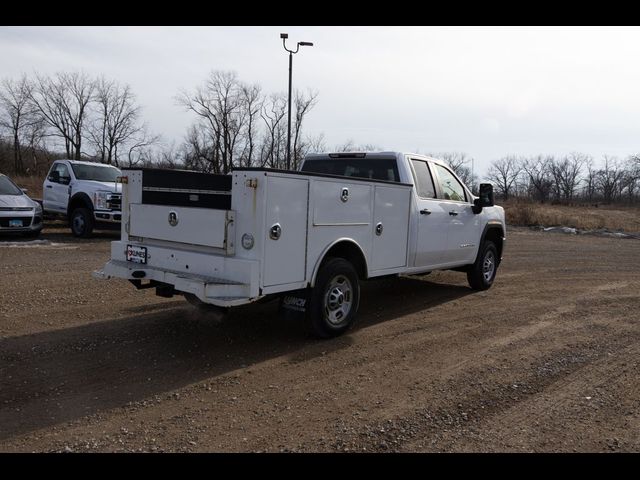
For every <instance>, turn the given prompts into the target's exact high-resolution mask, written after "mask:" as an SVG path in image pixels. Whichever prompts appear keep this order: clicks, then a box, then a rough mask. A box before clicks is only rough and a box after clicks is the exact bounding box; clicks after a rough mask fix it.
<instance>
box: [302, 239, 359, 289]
mask: <svg viewBox="0 0 640 480" xmlns="http://www.w3.org/2000/svg"><path fill="white" fill-rule="evenodd" d="M334 252H335V253H336V255H333V253H334ZM327 256H337V257H341V258H344V259H346V260H349V261H350V262H351V263H352V264H353V266H354V267H355V269H356V270H357V271H358V275H359V276H360V278H362V279H366V278H367V277H368V276H369V272H368V268H367V257H366V256H365V254H364V252H363V251H362V248H360V245H358V244H357V242H355V241H354V240H353V239H351V238H338V239H337V240H335V241H333V242H332V243H330V244H329V245H327V246H326V247H325V248H324V250H323V251H322V253H321V254H320V256H319V257H318V260H317V261H316V264H315V266H314V267H313V271H312V274H311V280H310V282H309V286H310V287H314V286H315V284H316V278H317V276H318V271H320V266H321V265H322V262H323V261H324V259H325V258H327Z"/></svg>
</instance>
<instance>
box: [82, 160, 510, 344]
mask: <svg viewBox="0 0 640 480" xmlns="http://www.w3.org/2000/svg"><path fill="white" fill-rule="evenodd" d="M122 183H123V184H124V185H123V208H122V238H121V240H119V241H114V242H112V244H111V260H110V261H109V262H107V264H106V265H105V266H104V268H103V269H102V270H99V271H96V272H94V277H96V278H100V279H106V278H110V277H119V278H123V279H127V280H129V281H130V282H132V283H133V284H134V285H135V286H136V287H137V288H156V293H157V294H158V295H160V296H172V295H175V294H182V295H184V296H185V297H186V299H187V300H188V301H190V302H191V303H195V304H197V305H200V306H203V307H211V308H214V309H226V308H228V307H233V306H237V305H242V304H246V303H250V302H254V301H257V300H260V299H264V298H267V297H270V296H275V295H278V296H280V297H281V298H283V306H284V307H288V308H290V309H294V310H301V311H304V312H305V317H306V318H307V319H308V322H309V325H310V327H311V330H312V332H313V333H314V334H316V335H318V336H321V337H331V336H335V335H338V334H340V333H342V332H344V331H345V330H347V329H348V328H349V327H350V325H351V324H352V322H353V320H354V316H355V314H356V311H357V309H358V303H359V301H360V286H359V282H360V281H362V280H366V279H369V278H374V277H380V276H385V275H399V274H409V275H411V274H420V273H426V272H430V271H432V270H440V269H455V270H460V271H463V272H466V273H467V278H468V281H469V284H470V286H471V287H472V288H474V289H478V290H484V289H487V288H489V287H490V286H491V284H492V283H493V281H494V278H495V275H496V271H497V268H498V265H499V264H500V260H501V258H502V251H503V247H504V243H505V233H506V229H505V217H504V210H503V209H502V207H499V206H494V203H493V191H492V187H491V185H489V184H482V185H481V187H480V197H479V198H475V197H474V196H473V195H472V194H471V192H470V190H469V189H468V188H467V187H466V186H465V185H464V184H463V183H462V182H461V181H460V180H459V179H458V177H457V176H456V175H455V174H454V173H453V172H452V171H451V170H450V169H449V168H448V167H447V166H446V165H445V164H444V163H443V162H441V161H439V160H437V159H434V158H430V157H425V156H422V155H417V154H410V153H395V152H382V153H335V154H314V155H308V156H307V157H306V158H305V161H304V162H303V164H302V166H301V170H300V171H287V170H273V169H265V168H236V169H234V171H233V173H232V174H230V175H214V174H204V173H196V172H188V171H176V170H159V169H128V170H127V169H125V170H124V172H123V177H122Z"/></svg>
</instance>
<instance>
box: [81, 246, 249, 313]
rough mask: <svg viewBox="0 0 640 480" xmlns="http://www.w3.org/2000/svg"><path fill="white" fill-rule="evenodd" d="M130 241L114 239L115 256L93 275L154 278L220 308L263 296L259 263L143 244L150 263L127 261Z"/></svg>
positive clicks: (132, 278)
mask: <svg viewBox="0 0 640 480" xmlns="http://www.w3.org/2000/svg"><path fill="white" fill-rule="evenodd" d="M127 244H130V245H134V244H135V242H120V241H118V242H112V255H111V258H112V259H111V260H110V261H109V262H107V263H106V264H105V266H104V267H103V268H102V270H97V271H95V272H93V277H94V278H97V279H100V280H107V279H110V278H122V279H126V280H142V281H145V280H155V281H156V282H161V283H163V284H167V285H172V286H173V288H174V289H175V290H177V291H179V292H183V293H192V294H193V295H195V296H196V297H198V298H199V299H200V300H201V301H203V302H204V303H209V304H211V305H217V306H219V307H233V306H237V305H243V304H246V303H251V302H254V301H256V300H258V299H260V298H261V295H260V292H259V288H258V282H259V277H258V271H259V269H258V262H255V261H248V260H241V259H235V258H232V257H231V258H230V257H225V256H221V255H213V254H207V253H199V252H185V251H179V250H176V249H168V248H163V247H156V246H152V245H143V246H144V247H146V248H147V255H148V264H140V263H134V262H128V261H126V260H125V253H124V252H125V250H126V246H127ZM187 266H189V269H187V268H186V267H187Z"/></svg>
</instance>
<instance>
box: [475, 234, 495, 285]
mask: <svg viewBox="0 0 640 480" xmlns="http://www.w3.org/2000/svg"><path fill="white" fill-rule="evenodd" d="M498 262H499V260H498V249H497V248H496V246H495V244H494V243H493V242H491V241H489V240H487V241H486V242H483V243H482V245H481V246H480V250H479V251H478V257H477V258H476V261H475V263H474V264H473V265H471V268H470V269H469V270H468V271H467V280H468V281H469V286H470V287H471V288H473V289H474V290H487V289H488V288H489V287H491V285H493V280H494V279H495V278H496V273H497V271H498Z"/></svg>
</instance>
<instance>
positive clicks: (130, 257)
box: [127, 245, 147, 264]
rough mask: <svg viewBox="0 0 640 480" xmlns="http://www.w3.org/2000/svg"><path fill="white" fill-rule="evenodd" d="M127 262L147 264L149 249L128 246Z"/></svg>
mask: <svg viewBox="0 0 640 480" xmlns="http://www.w3.org/2000/svg"><path fill="white" fill-rule="evenodd" d="M127 261H128V262H133V263H145V264H146V263H147V247H138V246H137V245H127Z"/></svg>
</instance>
